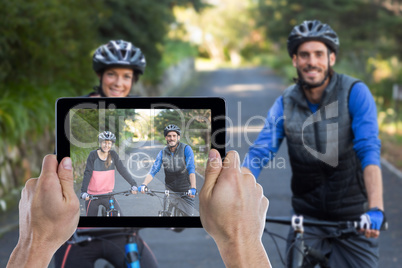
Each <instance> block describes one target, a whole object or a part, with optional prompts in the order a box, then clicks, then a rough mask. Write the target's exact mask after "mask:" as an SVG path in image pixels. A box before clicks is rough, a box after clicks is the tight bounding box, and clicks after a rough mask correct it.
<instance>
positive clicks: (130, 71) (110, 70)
mask: <svg viewBox="0 0 402 268" xmlns="http://www.w3.org/2000/svg"><path fill="white" fill-rule="evenodd" d="M145 66H146V61H145V57H144V55H143V54H142V52H141V50H140V49H139V48H137V47H135V46H134V45H133V44H132V43H131V42H127V41H124V40H111V41H109V42H108V43H107V44H104V45H101V46H100V47H98V48H97V49H96V51H95V53H94V54H93V57H92V67H93V70H94V71H95V73H96V75H97V76H98V78H99V85H98V86H96V87H94V89H95V92H92V93H90V94H88V95H87V97H127V96H129V94H130V91H131V88H132V86H133V85H134V84H135V83H136V82H137V81H138V79H139V76H140V75H142V74H143V73H144V71H145ZM77 234H78V233H77ZM78 235H79V234H78ZM132 235H133V237H134V238H135V239H136V241H137V244H138V248H139V255H140V256H141V258H140V265H141V266H143V267H158V263H157V261H156V258H155V256H154V255H153V253H152V251H151V249H150V248H149V247H148V245H147V244H146V243H145V241H143V240H142V238H141V237H140V236H139V235H138V230H136V229H133V230H132ZM91 236H93V237H99V239H94V240H92V241H91V243H87V244H85V243H81V244H69V243H66V244H64V245H63V246H62V247H61V248H60V249H59V250H58V251H57V252H56V254H55V264H56V267H63V268H64V267H93V265H94V263H95V262H96V261H97V260H98V259H101V258H102V259H105V260H107V261H108V262H110V263H111V264H112V265H113V266H114V267H126V263H125V255H124V252H125V245H126V242H127V241H126V239H127V235H126V233H121V231H119V230H116V229H113V228H110V229H109V230H105V228H102V229H101V230H100V231H99V232H98V233H96V234H94V233H91Z"/></svg>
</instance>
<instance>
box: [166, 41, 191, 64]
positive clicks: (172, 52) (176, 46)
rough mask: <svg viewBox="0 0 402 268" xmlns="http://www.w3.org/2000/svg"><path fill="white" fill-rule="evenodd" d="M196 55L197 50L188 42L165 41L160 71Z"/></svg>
mask: <svg viewBox="0 0 402 268" xmlns="http://www.w3.org/2000/svg"><path fill="white" fill-rule="evenodd" d="M197 54H198V51H197V48H196V47H195V46H192V45H191V44H190V43H188V42H183V41H181V40H177V39H176V40H170V39H168V40H166V41H165V46H164V54H163V57H162V61H161V65H162V66H161V67H162V69H166V68H168V67H169V66H172V65H175V64H177V63H179V62H180V61H181V60H183V59H185V58H188V57H194V58H195V57H196V56H197Z"/></svg>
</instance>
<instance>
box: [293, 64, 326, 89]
mask: <svg viewBox="0 0 402 268" xmlns="http://www.w3.org/2000/svg"><path fill="white" fill-rule="evenodd" d="M329 68H330V67H328V69H327V70H325V71H324V78H323V79H322V80H321V81H320V82H317V83H309V82H307V81H306V80H304V79H303V75H302V73H301V72H300V70H299V69H296V70H297V76H298V79H296V80H297V82H296V83H297V84H299V85H300V86H301V87H302V88H303V89H313V88H317V87H320V86H322V85H323V84H324V83H325V81H326V80H327V79H328V76H329V73H330V71H329V70H330V69H329ZM310 70H318V71H321V70H322V69H321V68H318V67H311V66H308V67H307V68H305V69H304V71H306V72H308V71H310Z"/></svg>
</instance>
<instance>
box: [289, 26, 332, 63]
mask: <svg viewBox="0 0 402 268" xmlns="http://www.w3.org/2000/svg"><path fill="white" fill-rule="evenodd" d="M306 41H321V42H323V43H324V44H326V45H327V46H328V47H329V48H330V49H331V50H332V51H333V52H334V53H335V54H337V53H338V49H339V39H338V35H337V34H336V32H334V30H332V28H331V27H330V26H329V25H328V24H325V23H321V21H319V20H306V21H304V22H303V23H302V24H300V25H297V26H295V27H294V28H293V30H292V31H291V33H290V34H289V37H288V52H289V56H290V57H291V58H292V57H293V54H295V53H296V51H297V48H298V47H299V45H301V44H302V43H304V42H306Z"/></svg>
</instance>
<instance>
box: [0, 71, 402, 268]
mask: <svg viewBox="0 0 402 268" xmlns="http://www.w3.org/2000/svg"><path fill="white" fill-rule="evenodd" d="M286 84H288V82H284V81H282V80H281V79H280V78H278V77H277V76H275V75H274V74H273V73H272V72H270V71H269V70H267V69H263V68H250V69H221V70H216V71H208V72H201V73H199V74H198V78H197V81H196V82H195V83H194V84H193V85H191V86H190V87H189V88H186V89H185V90H183V91H182V92H181V93H180V95H181V96H183V95H186V96H219V97H223V98H225V100H226V105H227V111H228V116H229V119H228V122H227V127H228V134H227V139H228V140H227V141H228V144H229V146H228V148H227V149H228V150H232V149H233V150H237V151H238V152H239V154H240V157H241V159H243V158H244V156H245V154H246V153H247V150H248V147H249V145H250V142H252V141H254V140H255V138H256V137H257V135H258V132H259V130H260V129H261V127H262V124H263V119H264V118H265V116H266V113H267V111H268V108H269V107H270V106H271V105H272V103H273V102H274V100H275V99H276V98H277V97H278V96H279V95H280V94H281V93H282V90H283V89H284V88H285V86H286ZM246 125H247V126H249V127H247V129H246V128H245V127H244V126H246ZM382 172H383V178H384V201H385V208H386V213H387V217H388V221H389V225H390V229H389V230H388V231H386V232H382V233H381V236H380V244H381V249H380V254H381V260H380V267H384V268H391V267H397V266H399V265H398V264H397V263H398V262H399V261H400V259H401V257H399V256H400V252H402V240H401V239H400V238H401V237H402V231H401V230H402V228H401V227H402V219H401V217H400V216H399V212H400V211H401V209H400V205H399V204H400V203H402V195H401V194H400V192H401V190H402V178H400V177H398V176H397V175H395V174H394V173H391V172H390V170H389V169H388V168H387V167H385V166H383V169H382ZM290 176H291V170H290V165H289V159H288V156H287V148H286V143H284V144H282V147H281V149H280V151H279V153H278V155H277V157H276V160H275V161H273V162H272V163H271V164H270V165H269V166H268V167H267V168H266V169H264V170H263V171H262V173H261V175H260V177H259V178H258V182H259V183H260V184H261V185H262V186H263V188H264V194H265V195H266V196H267V197H268V198H269V200H270V207H269V210H268V215H269V216H289V215H290V213H291V207H290V197H291V193H290ZM12 216H13V215H10V218H11V217H12ZM14 217H15V213H14ZM244 217H247V215H244ZM267 227H268V229H269V230H270V231H271V232H274V233H276V234H278V235H282V236H286V234H287V231H288V227H286V226H280V225H276V224H267ZM140 234H141V236H142V237H143V238H144V240H145V241H146V242H147V243H148V245H149V246H150V247H151V249H152V250H153V252H154V254H155V255H156V257H157V259H158V261H159V264H160V267H166V268H170V267H172V268H173V267H174V268H181V267H194V268H196V267H214V268H215V267H217V268H220V267H224V264H223V262H222V260H221V258H220V255H219V252H218V250H217V248H216V245H215V243H214V241H213V240H212V238H211V237H210V236H209V235H208V234H207V233H206V232H205V231H204V230H203V229H197V228H195V229H192V228H189V229H185V230H184V231H182V232H180V233H176V232H173V231H171V230H168V229H162V228H160V229H150V228H149V229H142V230H141V231H140ZM17 239H18V233H17V230H16V229H14V230H13V231H10V232H7V233H6V235H4V236H3V237H2V238H0V254H1V255H0V267H3V266H4V265H5V263H6V257H7V256H8V255H9V254H10V252H11V250H12V248H13V245H15V244H16V242H17ZM6 244H7V245H6ZM263 244H264V246H265V248H266V250H267V252H268V254H269V257H270V260H271V263H272V265H273V267H283V265H282V264H281V261H280V256H279V254H278V252H277V250H276V248H275V246H274V243H273V241H272V239H271V237H270V236H268V235H264V237H263ZM278 244H279V248H280V250H281V253H282V254H283V252H284V246H285V243H284V242H283V241H280V240H278ZM97 267H99V266H97Z"/></svg>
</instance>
